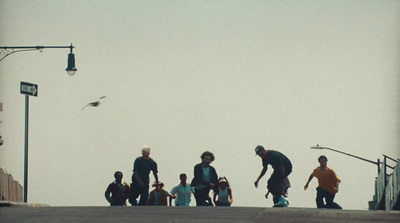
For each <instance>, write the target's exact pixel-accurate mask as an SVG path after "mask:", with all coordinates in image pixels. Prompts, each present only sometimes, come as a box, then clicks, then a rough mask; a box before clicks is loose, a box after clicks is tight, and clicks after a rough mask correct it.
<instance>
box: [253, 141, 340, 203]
mask: <svg viewBox="0 0 400 223" xmlns="http://www.w3.org/2000/svg"><path fill="white" fill-rule="evenodd" d="M255 152H256V155H258V156H259V157H260V158H261V159H262V164H263V169H262V170H261V173H260V176H259V177H258V178H257V180H256V181H255V182H254V185H255V186H256V187H258V181H259V180H260V179H261V178H262V177H263V176H264V175H265V173H266V172H267V167H268V165H271V166H272V168H273V169H274V172H273V173H272V175H271V177H270V178H269V180H268V182H267V189H268V192H267V194H266V195H265V197H266V198H268V194H269V193H271V194H272V196H273V202H274V207H287V206H288V205H289V202H288V201H287V200H286V197H287V190H288V189H289V187H290V181H289V179H288V176H289V174H290V173H291V172H292V163H291V162H290V160H289V159H288V158H287V157H286V156H285V155H284V154H282V153H281V152H278V151H275V150H265V149H264V147H263V146H261V145H259V146H257V147H256V148H255ZM318 162H319V164H320V165H319V166H318V167H316V168H315V169H314V170H313V172H312V173H311V175H310V177H309V178H308V181H307V183H306V185H305V186H304V190H307V188H308V184H309V183H310V181H311V180H312V179H313V178H314V177H316V178H317V179H318V187H317V198H316V204H317V208H337V209H341V207H340V206H339V205H338V204H337V203H335V202H334V201H333V200H334V198H335V194H336V193H337V192H338V189H339V184H340V182H341V181H340V178H339V177H338V176H337V174H336V173H335V171H334V170H333V169H332V168H330V167H328V166H327V162H328V158H327V157H326V156H320V157H319V158H318ZM324 199H325V201H324Z"/></svg>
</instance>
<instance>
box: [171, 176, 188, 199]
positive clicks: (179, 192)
mask: <svg viewBox="0 0 400 223" xmlns="http://www.w3.org/2000/svg"><path fill="white" fill-rule="evenodd" d="M179 179H180V180H181V182H180V184H179V185H177V186H175V187H173V188H172V190H171V192H170V193H171V195H172V196H170V198H169V199H170V201H169V203H171V202H172V199H173V198H175V199H176V200H175V206H190V201H191V196H192V186H191V185H190V184H188V183H186V180H187V176H186V174H185V173H182V174H180V175H179Z"/></svg>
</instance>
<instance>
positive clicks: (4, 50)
mask: <svg viewBox="0 0 400 223" xmlns="http://www.w3.org/2000/svg"><path fill="white" fill-rule="evenodd" d="M48 48H52V49H63V48H69V49H70V53H69V54H68V62H67V68H66V69H65V70H66V71H67V73H68V75H69V76H74V75H75V73H76V71H77V70H78V69H76V67H75V55H74V54H73V53H72V49H73V48H74V46H73V45H72V43H71V45H70V46H1V47H0V62H1V61H2V60H3V59H4V58H6V57H7V56H9V55H11V54H14V53H18V52H26V51H34V50H40V51H42V49H48ZM21 93H23V92H22V82H21ZM28 108H29V96H28V95H25V146H24V147H25V149H24V151H25V152H24V202H25V203H26V202H28Z"/></svg>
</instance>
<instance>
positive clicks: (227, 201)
mask: <svg viewBox="0 0 400 223" xmlns="http://www.w3.org/2000/svg"><path fill="white" fill-rule="evenodd" d="M218 184H219V185H218V190H217V192H216V193H214V203H215V206H231V204H232V202H233V197H232V190H231V187H230V186H229V182H228V180H227V179H226V177H220V178H219V180H218ZM217 197H218V199H217Z"/></svg>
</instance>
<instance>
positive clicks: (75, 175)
mask: <svg viewBox="0 0 400 223" xmlns="http://www.w3.org/2000/svg"><path fill="white" fill-rule="evenodd" d="M0 28H1V34H0V46H36V45H44V46H60V45H62V46H68V45H70V44H71V43H73V45H74V46H75V47H76V48H75V49H74V54H75V57H76V67H77V68H78V71H77V73H76V75H75V76H73V77H70V76H68V75H67V73H66V72H65V68H66V63H67V54H68V53H69V50H68V49H44V50H43V52H41V53H40V52H38V51H36V52H22V53H16V54H13V55H10V56H9V57H7V58H5V59H4V60H3V61H1V62H0V103H3V111H2V112H0V120H1V121H2V124H1V126H0V135H2V136H3V139H4V140H5V144H4V145H3V146H2V147H0V167H2V168H4V169H6V170H7V171H8V172H9V173H10V174H12V175H13V177H14V178H15V179H16V180H18V181H19V182H20V183H21V184H23V170H24V169H23V160H24V159H23V158H24V105H25V104H24V96H23V95H21V94H20V89H19V88H20V82H21V81H24V82H31V83H35V84H38V85H39V91H38V92H39V95H38V97H30V120H29V125H30V127H29V185H28V202H32V203H45V204H49V205H52V206H64V205H68V206H107V205H108V203H107V201H106V200H105V198H104V191H105V189H106V187H107V185H108V183H110V182H111V181H112V180H113V174H114V172H115V171H117V170H120V171H122V172H123V173H124V180H125V181H127V182H128V183H129V182H130V178H131V173H132V165H133V161H134V159H135V158H136V157H137V156H139V155H140V154H141V152H140V150H141V148H142V146H143V145H145V144H148V145H150V146H151V148H152V152H151V156H152V157H153V158H154V160H155V161H157V163H158V167H159V176H160V179H161V180H163V181H164V183H165V185H166V189H168V190H170V189H171V188H172V187H173V186H175V185H176V184H178V183H179V174H180V173H182V172H184V173H187V175H188V178H189V179H188V180H189V181H190V180H191V179H192V177H193V167H194V165H195V164H197V163H199V162H200V155H201V153H202V152H204V151H206V150H209V151H212V152H213V153H214V154H215V157H216V159H215V161H214V162H213V163H212V165H213V166H214V167H215V168H216V170H217V173H218V174H219V175H220V176H226V177H227V178H228V180H230V182H231V185H232V190H233V196H234V203H233V206H256V207H270V206H272V200H265V198H264V194H265V193H266V188H265V184H266V181H267V179H268V177H269V175H270V174H271V173H272V170H271V169H269V170H268V172H267V174H266V176H264V178H263V179H262V180H261V181H260V186H259V188H258V189H256V188H255V187H254V184H253V183H254V181H255V180H256V178H257V176H258V175H259V174H260V171H261V169H262V165H261V159H260V158H259V157H256V156H255V154H254V147H255V146H256V145H259V144H261V145H264V146H265V147H266V148H267V149H274V150H279V151H281V152H282V153H284V154H286V155H287V157H289V159H291V161H292V163H293V173H292V174H291V175H290V180H291V183H292V188H291V189H290V190H289V198H288V199H289V201H290V204H291V207H312V208H313V207H315V206H316V205H315V194H316V192H315V188H316V187H317V180H316V179H314V180H313V181H312V182H311V183H310V188H309V189H308V190H307V191H304V190H303V187H304V184H305V183H306V181H307V178H308V177H309V175H310V173H311V172H312V170H313V168H315V167H316V166H318V162H317V158H318V157H319V156H320V155H321V154H324V155H326V156H327V157H328V159H329V161H328V166H331V167H332V168H333V169H334V170H335V171H336V172H337V174H338V175H339V177H340V178H341V179H342V184H341V186H340V191H339V193H338V194H337V195H336V201H337V202H338V203H339V204H341V205H342V206H343V208H345V209H367V208H368V201H370V200H372V196H373V195H374V180H375V177H376V176H377V167H376V166H375V165H373V164H370V163H367V162H364V161H361V160H357V159H354V158H351V157H348V156H344V155H342V154H339V153H334V152H332V151H317V150H311V149H310V147H311V146H315V145H316V144H319V145H321V146H326V147H331V148H333V149H337V150H341V151H344V152H347V153H350V154H354V155H358V156H361V157H364V158H366V159H370V160H373V161H376V160H377V159H382V154H385V155H388V156H390V157H393V158H396V159H397V158H400V152H399V151H400V150H399V144H400V142H399V131H400V128H399V118H400V117H399V114H400V113H399V75H400V65H399V61H400V60H399V59H400V42H399V39H400V1H397V0H396V1H395V0H393V1H386V0H383V1H382V0H369V1H365V0H354V1H344V0H337V1H330V0H329V1H328V0H306V1H183V0H182V1H122V0H121V1H104V0H103V1H92V0H86V1H78V0H77V1H61V0H37V1H22V0H0ZM101 96H107V97H106V98H104V99H101V104H100V106H99V107H97V108H94V107H88V108H85V109H84V110H83V111H81V109H82V108H83V107H84V106H85V105H86V104H88V103H89V102H93V101H96V100H97V99H98V98H100V97H101ZM151 180H153V177H151ZM193 200H194V198H193ZM192 203H193V204H194V203H195V202H194V201H193V202H192Z"/></svg>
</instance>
